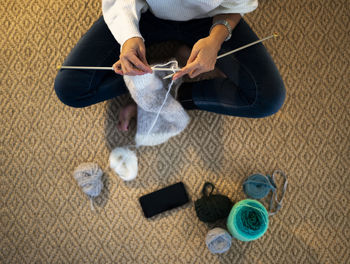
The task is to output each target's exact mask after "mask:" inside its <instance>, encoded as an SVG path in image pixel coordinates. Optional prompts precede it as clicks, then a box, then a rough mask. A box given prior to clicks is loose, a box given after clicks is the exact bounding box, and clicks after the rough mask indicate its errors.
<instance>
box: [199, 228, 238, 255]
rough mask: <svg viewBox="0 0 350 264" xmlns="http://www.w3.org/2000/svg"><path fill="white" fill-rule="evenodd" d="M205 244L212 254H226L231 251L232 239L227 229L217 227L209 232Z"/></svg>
mask: <svg viewBox="0 0 350 264" xmlns="http://www.w3.org/2000/svg"><path fill="white" fill-rule="evenodd" d="M205 243H206V244H207V247H208V249H209V250H210V252H211V253H213V254H217V253H224V252H226V251H227V250H229V249H230V247H231V243H232V237H231V236H230V234H229V233H228V232H227V231H226V230H225V229H222V228H220V227H216V228H214V229H212V230H210V231H209V232H208V234H207V237H206V239H205Z"/></svg>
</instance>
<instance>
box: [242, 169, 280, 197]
mask: <svg viewBox="0 0 350 264" xmlns="http://www.w3.org/2000/svg"><path fill="white" fill-rule="evenodd" d="M273 189H275V187H274V186H273V185H272V184H271V182H270V180H269V179H268V178H267V177H266V176H264V175H261V174H253V175H251V176H249V177H248V178H247V179H246V180H245V181H244V183H243V191H244V193H245V194H246V195H247V196H248V197H250V198H253V199H262V198H264V197H265V196H266V195H267V194H268V193H269V191H270V190H273Z"/></svg>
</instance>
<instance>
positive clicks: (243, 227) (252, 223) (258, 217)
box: [227, 199, 269, 241]
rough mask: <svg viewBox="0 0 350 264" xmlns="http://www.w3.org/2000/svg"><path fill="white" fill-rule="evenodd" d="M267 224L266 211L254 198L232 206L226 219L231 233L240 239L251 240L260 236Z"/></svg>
mask: <svg viewBox="0 0 350 264" xmlns="http://www.w3.org/2000/svg"><path fill="white" fill-rule="evenodd" d="M268 224H269V218H268V212H267V210H266V209H265V207H264V206H263V205H262V204H261V203H260V202H258V201H256V200H251V199H246V200H242V201H240V202H238V203H237V204H235V206H233V208H232V210H231V212H230V215H229V217H228V219H227V228H228V230H229V231H230V233H231V235H232V236H233V237H235V238H237V239H239V240H241V241H251V240H255V239H258V238H259V237H261V236H262V235H263V234H264V233H265V232H266V230H267V228H268Z"/></svg>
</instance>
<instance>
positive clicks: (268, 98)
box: [54, 11, 286, 118]
mask: <svg viewBox="0 0 350 264" xmlns="http://www.w3.org/2000/svg"><path fill="white" fill-rule="evenodd" d="M211 24H212V18H210V17H208V18H202V19H194V20H189V21H169V20H163V19H159V18H157V17H155V16H154V15H153V14H152V13H151V12H149V11H147V12H146V13H143V14H142V16H141V19H140V23H139V25H140V32H141V35H142V36H143V37H144V39H145V46H146V50H147V47H148V46H150V45H152V44H155V43H160V42H165V41H170V40H175V41H180V42H182V43H184V44H186V45H188V46H189V47H192V46H193V45H194V44H195V43H196V42H197V41H198V40H199V39H201V38H205V37H207V36H208V31H209V29H210V26H211ZM257 39H258V37H257V36H256V35H255V33H254V32H253V31H252V29H251V28H250V27H249V26H248V24H247V23H246V22H245V21H244V20H243V19H241V20H240V22H239V23H238V25H237V26H236V27H235V29H234V30H233V32H232V37H231V39H230V40H229V41H226V42H224V43H223V44H222V47H221V50H220V51H219V55H220V54H223V53H225V52H227V51H230V50H233V49H235V48H238V47H240V46H243V45H245V44H247V43H250V42H252V41H255V40H257ZM119 55H120V45H119V44H118V42H116V40H115V39H114V37H113V35H112V34H111V32H110V30H109V29H108V27H107V25H106V23H105V22H104V19H103V17H100V18H99V19H98V20H97V21H96V22H95V23H94V25H93V26H92V27H91V28H90V30H88V32H87V33H86V34H85V35H84V36H83V37H82V38H81V39H80V40H79V42H78V43H77V45H76V46H75V47H74V48H73V50H72V51H71V53H70V54H69V55H68V57H67V58H66V60H65V61H64V63H63V65H71V66H112V65H113V64H114V63H115V62H116V61H117V60H118V59H119ZM216 67H217V68H219V69H220V70H221V71H222V72H223V73H225V75H226V76H227V78H216V79H211V80H203V81H198V82H194V83H191V84H185V85H186V89H190V90H188V91H190V96H191V97H192V100H193V103H194V105H195V106H196V108H197V109H200V110H206V111H210V112H215V113H219V114H225V115H232V116H240V117H254V118H257V117H265V116H269V115H272V114H274V113H276V112H277V111H278V110H279V109H280V108H281V106H282V104H283V102H284V99H285V94H286V91H285V88H284V84H283V81H282V78H281V76H280V74H279V72H278V70H277V68H276V65H275V64H274V62H273V60H272V58H271V56H270V55H269V53H268V52H267V50H266V49H265V47H264V46H263V44H261V43H260V44H257V45H254V46H252V47H249V48H247V49H244V50H242V51H239V52H237V53H234V54H231V55H228V56H226V57H223V58H221V59H218V60H217V62H216ZM54 87H55V91H56V94H57V96H58V98H59V99H60V100H61V101H62V102H63V103H64V104H66V105H69V106H72V107H85V106H89V105H92V104H96V103H98V102H102V101H105V100H108V99H111V98H113V97H116V96H119V95H121V94H124V93H127V92H128V90H127V88H126V86H125V83H124V80H123V77H122V76H120V75H118V74H116V73H114V71H101V70H66V69H61V70H59V72H58V74H57V76H56V79H55V84H54ZM180 91H181V87H180ZM188 91H187V92H188ZM185 108H186V107H185Z"/></svg>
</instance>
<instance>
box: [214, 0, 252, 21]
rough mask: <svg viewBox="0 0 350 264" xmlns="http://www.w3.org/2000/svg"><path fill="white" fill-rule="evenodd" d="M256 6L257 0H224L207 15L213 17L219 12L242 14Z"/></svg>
mask: <svg viewBox="0 0 350 264" xmlns="http://www.w3.org/2000/svg"><path fill="white" fill-rule="evenodd" d="M257 7H258V0H234V1H233V0H225V1H222V3H221V4H220V6H218V7H217V8H215V9H214V10H212V11H210V12H209V13H208V15H209V16H210V17H213V16H216V15H220V14H229V13H240V14H241V15H242V16H243V15H244V14H245V13H249V12H252V11H254V10H255V9H256V8H257Z"/></svg>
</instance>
